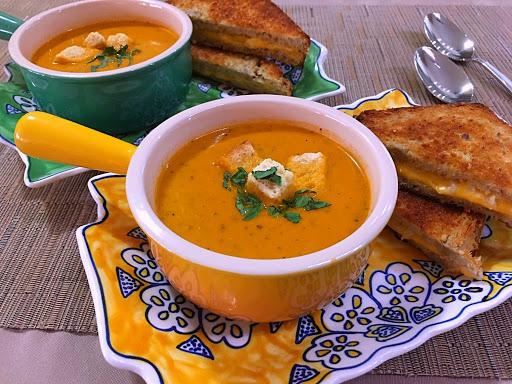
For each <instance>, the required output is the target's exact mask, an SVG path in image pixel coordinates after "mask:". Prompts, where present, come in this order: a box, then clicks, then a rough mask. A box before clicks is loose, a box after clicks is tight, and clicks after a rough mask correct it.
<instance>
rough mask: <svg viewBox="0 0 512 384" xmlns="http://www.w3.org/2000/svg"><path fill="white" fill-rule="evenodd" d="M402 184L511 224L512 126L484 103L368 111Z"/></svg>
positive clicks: (366, 118)
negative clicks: (393, 162)
mask: <svg viewBox="0 0 512 384" xmlns="http://www.w3.org/2000/svg"><path fill="white" fill-rule="evenodd" d="M357 119H358V120H359V121H360V122H361V123H363V124H364V125H366V126H367V127H368V128H370V129H371V130H372V131H373V132H374V133H375V134H376V135H377V136H378V137H379V139H380V140H381V141H382V142H383V143H384V145H385V146H386V147H387V149H388V150H389V152H390V153H391V156H392V157H393V160H394V161H395V164H396V167H397V171H398V176H399V182H400V186H402V187H404V188H408V189H413V190H415V191H416V192H419V193H421V194H424V195H428V196H431V197H433V198H435V199H437V200H440V201H442V202H451V203H455V204H458V205H460V206H462V207H465V208H467V209H470V210H474V211H477V212H480V213H484V214H489V215H492V216H495V217H496V218H498V219H499V220H502V221H504V222H505V223H507V224H508V225H512V127H510V126H509V125H508V124H507V123H505V122H504V121H503V120H501V119H500V118H499V117H497V116H496V115H495V114H494V113H493V112H492V111H491V110H490V109H489V108H487V107H485V106H483V105H481V104H465V103H463V104H447V105H435V106H428V107H411V108H398V109H388V110H382V111H375V110H372V111H365V112H363V113H361V114H360V115H359V116H358V117H357Z"/></svg>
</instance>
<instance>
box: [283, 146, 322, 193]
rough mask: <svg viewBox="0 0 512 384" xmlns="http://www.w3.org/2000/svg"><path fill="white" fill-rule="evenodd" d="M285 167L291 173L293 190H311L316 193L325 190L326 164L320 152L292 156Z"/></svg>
mask: <svg viewBox="0 0 512 384" xmlns="http://www.w3.org/2000/svg"><path fill="white" fill-rule="evenodd" d="M286 166H287V168H289V169H290V170H291V171H292V172H293V175H294V179H293V184H294V188H295V189H297V190H299V189H312V190H314V191H316V192H318V191H321V190H322V189H323V188H325V173H326V168H327V164H326V161H325V156H324V154H323V153H322V152H317V153H303V154H302V155H297V156H292V157H290V158H289V159H288V163H287V164H286Z"/></svg>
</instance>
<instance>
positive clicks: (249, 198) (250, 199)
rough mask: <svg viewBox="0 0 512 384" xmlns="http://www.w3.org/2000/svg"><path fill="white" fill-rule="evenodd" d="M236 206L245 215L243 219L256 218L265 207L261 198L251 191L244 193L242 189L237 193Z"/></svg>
mask: <svg viewBox="0 0 512 384" xmlns="http://www.w3.org/2000/svg"><path fill="white" fill-rule="evenodd" d="M235 207H236V208H237V209H238V210H239V211H240V214H241V215H242V216H243V217H244V218H243V220H244V221H247V220H251V219H254V218H255V217H256V216H258V214H259V213H260V212H261V210H262V209H263V204H262V203H261V200H260V199H258V198H257V197H256V196H253V195H251V194H250V193H247V194H243V193H242V192H240V191H237V193H236V201H235Z"/></svg>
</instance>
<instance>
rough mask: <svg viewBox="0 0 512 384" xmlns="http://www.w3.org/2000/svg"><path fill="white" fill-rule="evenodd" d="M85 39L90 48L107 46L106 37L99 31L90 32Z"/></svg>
mask: <svg viewBox="0 0 512 384" xmlns="http://www.w3.org/2000/svg"><path fill="white" fill-rule="evenodd" d="M84 41H85V44H86V45H87V46H88V47H89V48H96V49H105V47H106V46H107V42H106V41H105V38H104V37H103V35H102V34H101V33H99V32H91V33H89V34H88V35H87V37H86V38H85V39H84Z"/></svg>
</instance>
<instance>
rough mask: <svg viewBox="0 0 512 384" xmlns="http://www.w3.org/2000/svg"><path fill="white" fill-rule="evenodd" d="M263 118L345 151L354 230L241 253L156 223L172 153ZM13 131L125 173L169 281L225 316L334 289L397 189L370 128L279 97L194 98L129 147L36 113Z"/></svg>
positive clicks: (345, 284)
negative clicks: (361, 176) (360, 219)
mask: <svg viewBox="0 0 512 384" xmlns="http://www.w3.org/2000/svg"><path fill="white" fill-rule="evenodd" d="M262 118H264V119H275V120H287V121H292V122H294V124H296V125H298V126H301V127H304V128H306V129H314V127H322V128H323V129H322V134H324V135H326V136H328V137H329V138H331V139H333V140H335V141H336V142H338V143H340V144H341V145H342V146H343V147H345V148H346V149H348V150H349V152H350V153H351V154H353V155H354V157H355V158H356V160H357V162H358V163H359V165H360V166H361V167H362V168H363V169H364V170H365V173H366V175H367V177H368V179H369V183H370V189H371V202H370V211H369V214H368V217H367V219H366V220H365V221H364V223H363V224H362V225H361V226H360V227H359V228H358V229H357V230H356V231H355V232H354V233H352V234H351V235H350V236H348V237H347V238H345V239H343V240H342V241H340V242H338V243H336V244H334V245H332V246H330V247H328V248H325V249H323V250H320V251H318V252H314V253H311V254H307V255H303V256H298V257H293V258H288V259H273V260H272V259H271V260H268V259H244V258H240V257H234V256H228V255H223V254H220V253H216V252H212V251H209V250H207V249H205V248H202V247H199V246H197V245H195V244H192V243H191V242H189V241H187V240H185V239H183V238H181V237H179V236H178V235H177V234H175V233H174V232H173V231H172V230H171V229H169V228H167V227H166V226H165V225H164V224H163V223H162V221H161V220H160V219H159V218H158V216H157V214H156V213H155V187H156V182H157V179H158V176H159V175H160V173H161V170H162V167H163V165H164V164H165V163H166V162H167V161H168V160H169V159H170V158H171V157H172V155H173V154H174V153H176V151H177V150H179V149H180V148H181V147H182V146H183V145H184V144H185V143H187V142H189V141H190V140H192V139H194V138H196V137H198V136H201V135H203V134H205V133H208V132H211V131H213V130H216V129H218V128H220V127H223V126H226V125H230V124H234V123H241V122H248V121H253V120H260V119H262ZM15 136H16V146H17V147H18V149H19V150H21V151H22V152H24V153H26V154H27V155H30V156H34V157H40V158H44V159H46V160H52V161H59V162H65V163H68V164H73V165H78V166H84V167H88V168H94V169H99V170H105V171H111V172H116V173H120V174H126V175H127V177H126V193H127V198H128V203H129V205H130V209H131V211H132V213H133V215H134V217H135V219H136V220H137V223H138V224H139V226H140V227H141V228H142V230H143V231H144V232H145V233H146V235H147V236H148V239H149V242H150V245H151V251H152V253H153V255H154V257H155V260H156V261H157V263H158V265H159V266H160V268H161V269H162V271H163V272H164V273H165V275H166V276H167V278H168V280H169V281H170V282H171V283H172V285H173V286H174V287H175V288H176V289H178V290H179V291H181V292H182V293H183V294H184V295H185V296H186V297H187V298H188V299H190V300H191V301H193V302H194V303H196V304H197V305H199V306H201V307H202V308H206V309H208V310H210V311H212V312H214V313H217V314H220V315H223V316H225V317H229V318H233V319H242V320H249V321H256V322H268V321H283V320H288V319H293V318H297V317H300V316H302V315H304V314H307V313H309V312H312V311H314V310H317V309H320V308H322V307H323V306H324V305H326V304H328V303H329V302H331V301H332V300H334V299H335V298H336V297H338V296H339V295H341V294H342V293H343V292H345V291H346V290H347V289H348V288H350V287H351V286H352V284H353V282H354V280H355V279H356V278H357V277H358V276H359V274H360V273H361V272H362V271H363V269H364V267H365V266H366V263H367V260H368V257H369V255H370V252H371V244H372V242H373V240H374V239H375V238H376V237H377V236H378V234H379V233H380V232H381V231H382V229H384V227H385V225H386V224H387V222H388V220H389V218H390V216H391V214H392V212H393V209H394V206H395V202H396V196H397V188H398V187H397V186H398V182H397V176H396V170H395V167H394V164H393V161H392V160H391V157H390V156H389V153H388V152H387V150H386V149H385V147H384V146H383V145H382V143H381V142H380V141H379V140H378V139H377V137H376V136H375V135H374V134H373V133H372V132H371V131H370V130H368V129H367V128H366V127H365V126H363V125H362V124H360V123H359V122H357V121H356V120H355V119H353V118H351V117H349V116H347V115H345V114H344V113H342V112H339V111H336V110H335V109H333V108H330V107H327V106H325V105H322V104H319V103H315V102H312V101H307V100H301V99H296V98H291V97H285V96H270V95H258V96H253V95H250V96H239V97H235V98H228V99H221V100H216V101H212V102H209V103H205V104H202V105H199V106H196V107H194V108H191V109H188V110H186V111H184V112H181V113H180V114H178V115H175V116H173V117H171V118H170V119H168V120H166V121H165V122H163V123H162V124H160V125H159V126H158V127H157V128H155V129H154V130H153V131H152V132H151V133H150V134H149V135H148V136H147V137H146V138H145V139H144V140H143V142H142V143H141V144H140V146H139V147H138V148H136V147H134V146H133V145H130V144H127V143H125V142H122V141H120V140H117V139H114V138H112V137H110V136H106V135H103V134H101V133H99V132H96V131H93V130H90V129H88V128H85V127H83V126H80V125H78V124H75V123H72V122H69V121H66V120H63V119H60V118H58V117H55V116H51V115H48V114H45V113H42V112H33V113H29V114H27V115H25V116H24V117H23V118H21V119H20V121H19V123H18V125H17V127H16V132H15ZM199 192H200V193H207V191H199ZM280 241H282V242H286V239H280Z"/></svg>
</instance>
